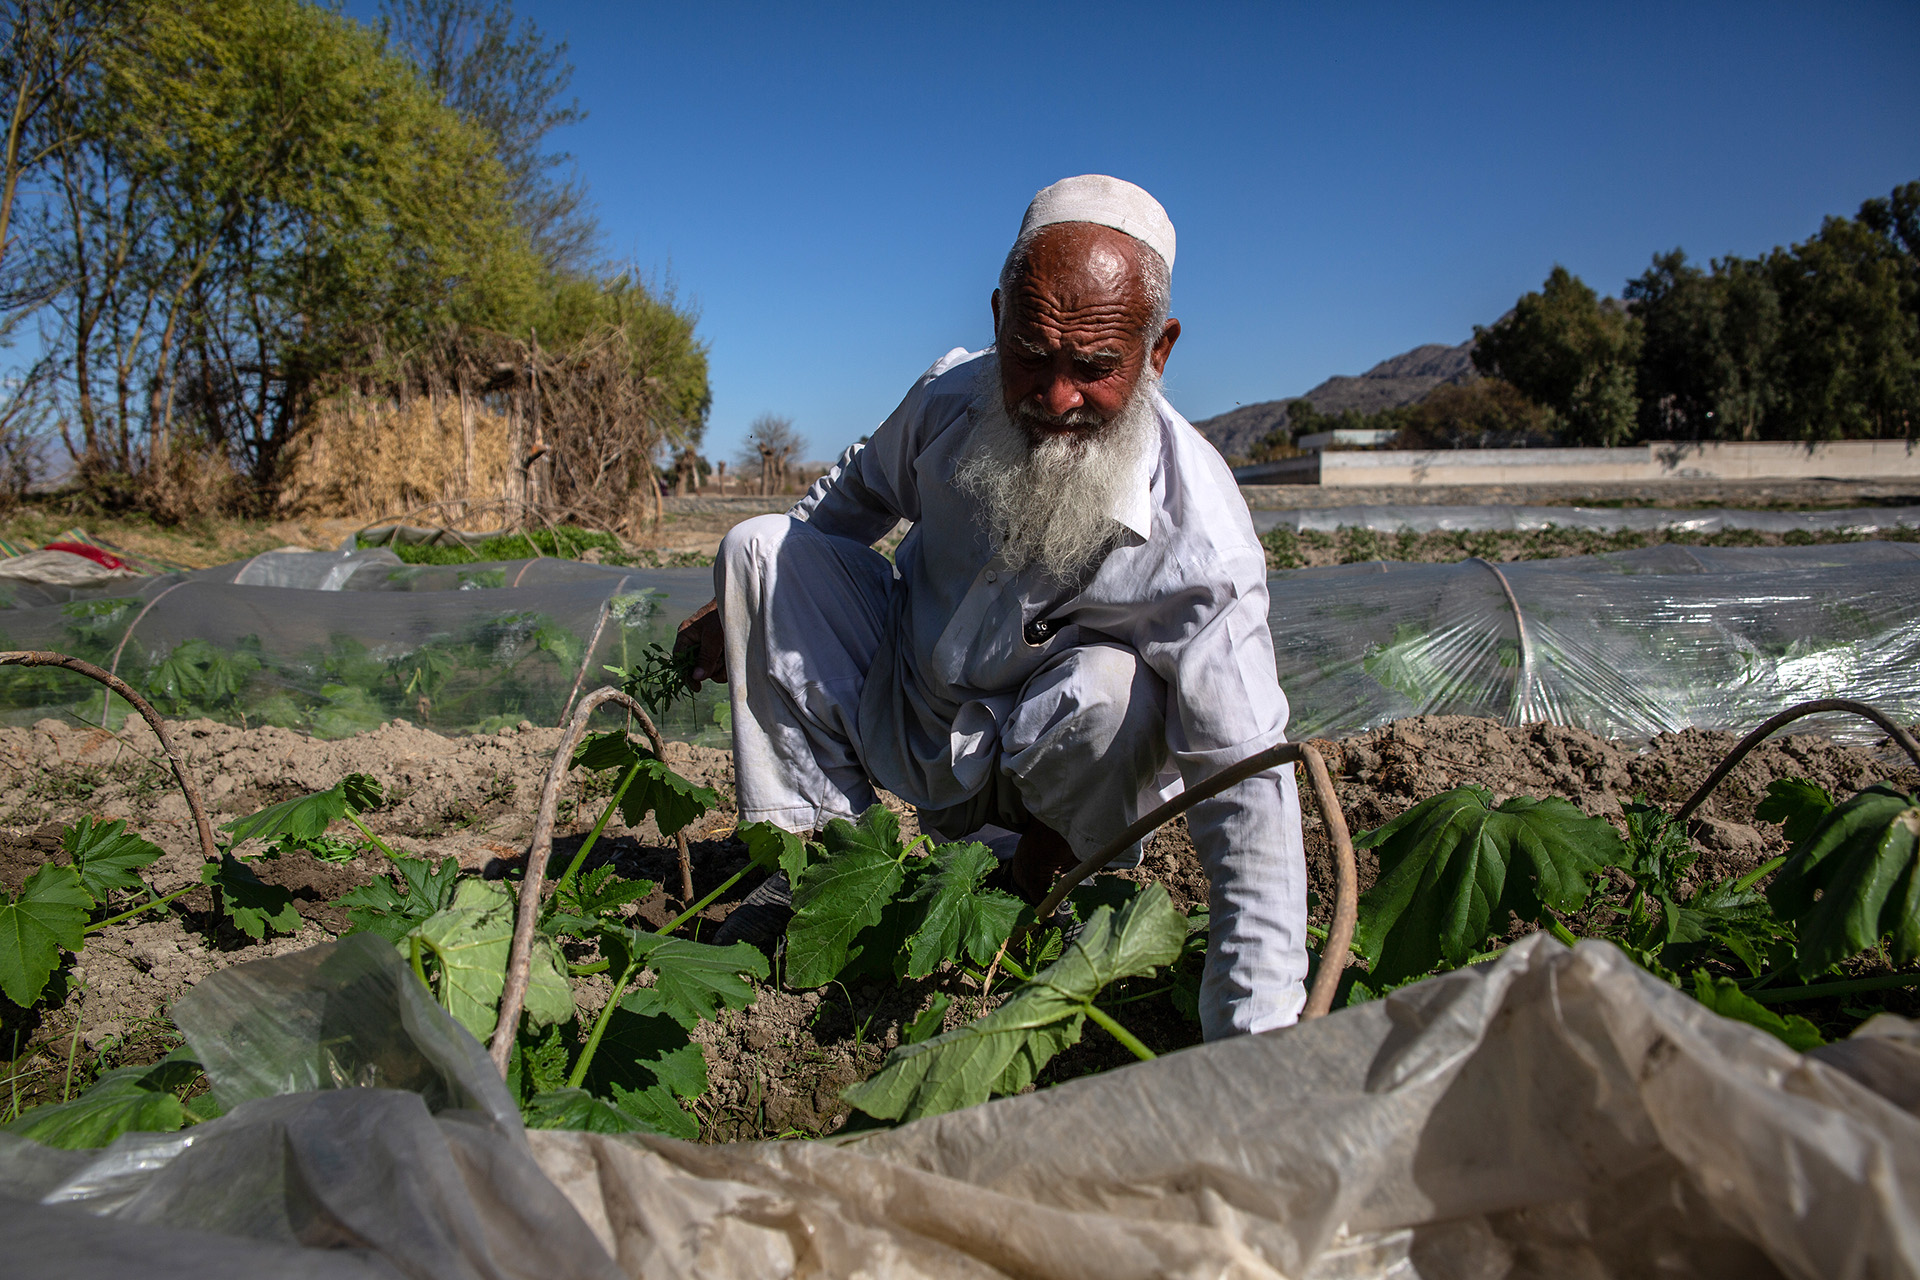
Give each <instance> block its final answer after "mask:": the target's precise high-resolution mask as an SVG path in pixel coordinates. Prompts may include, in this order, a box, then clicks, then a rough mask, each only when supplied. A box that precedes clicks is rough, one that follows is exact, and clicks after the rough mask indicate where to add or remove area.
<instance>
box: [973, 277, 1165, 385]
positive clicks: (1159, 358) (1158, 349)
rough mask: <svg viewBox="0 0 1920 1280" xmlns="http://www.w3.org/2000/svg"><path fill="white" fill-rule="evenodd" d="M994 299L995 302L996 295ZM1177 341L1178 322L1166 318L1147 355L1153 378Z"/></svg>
mask: <svg viewBox="0 0 1920 1280" xmlns="http://www.w3.org/2000/svg"><path fill="white" fill-rule="evenodd" d="M995 297H996V301H997V299H998V295H995ZM995 310H996V311H997V310H998V308H997V307H996V308H995ZM1178 341H1180V322H1179V321H1178V320H1176V319H1174V318H1173V317H1172V316H1168V317H1167V326H1166V328H1164V329H1162V330H1160V338H1159V341H1157V342H1155V343H1154V344H1153V350H1152V351H1150V352H1148V353H1147V358H1148V359H1149V360H1151V361H1153V372H1154V376H1155V377H1158V376H1159V375H1161V374H1163V373H1165V372H1166V371H1167V357H1168V356H1170V355H1172V354H1173V344H1174V343H1176V342H1178Z"/></svg>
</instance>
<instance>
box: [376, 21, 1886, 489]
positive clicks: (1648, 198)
mask: <svg viewBox="0 0 1920 1280" xmlns="http://www.w3.org/2000/svg"><path fill="white" fill-rule="evenodd" d="M361 7H362V6H361V5H360V4H358V3H356V4H354V5H353V8H354V10H355V11H359V10H360V9H361ZM367 7H368V8H371V6H370V5H369V6H367ZM517 7H518V9H519V11H520V12H521V13H523V14H524V15H526V16H529V17H531V18H533V19H534V20H535V21H536V22H538V23H539V24H540V25H541V26H542V27H543V28H544V29H546V31H547V32H548V33H549V34H550V35H554V36H564V37H566V38H568V39H569V40H570V41H571V44H572V49H571V57H572V60H573V62H574V64H575V67H576V74H575V80H574V86H573V88H574V92H575V93H576V94H577V96H578V97H579V99H580V103H581V105H582V106H583V107H584V108H585V109H586V110H587V111H588V113H589V114H588V119H587V120H586V121H585V122H584V123H582V124H580V125H578V126H575V127H573V128H570V129H568V130H565V131H563V132H562V133H561V134H558V135H556V141H557V143H558V144H559V145H561V146H564V147H565V148H566V149H567V150H570V151H571V152H573V154H574V155H575V156H576V157H577V158H578V163H579V167H580V172H581V174H582V176H584V177H585V178H586V180H587V182H588V184H589V186H590V188H591V190H592V193H593V197H594V199H595V201H596V203H597V205H598V208H599V214H600V217H601V220H602V222H603V225H604V227H605V230H606V233H607V248H608V250H609V252H611V253H613V254H616V255H620V256H624V257H631V258H632V259H634V260H635V261H637V262H638V263H640V264H641V265H642V266H643V267H645V268H646V269H648V270H650V271H654V272H658V273H661V274H663V275H669V276H670V277H671V278H672V279H673V280H674V281H675V283H676V284H677V286H678V288H679V291H680V293H681V295H682V296H683V297H685V298H687V299H690V300H692V301H693V302H695V303H696V304H697V305H698V307H699V309H700V312H701V315H702V320H701V326H700V332H701V333H702V335H703V336H704V337H705V339H706V340H707V341H708V342H709V343H710V344H711V348H712V381H713V393H714V404H713V417H712V421H711V425H710V427H709V433H708V443H707V452H708V453H709V454H710V455H711V456H715V457H729V456H731V455H732V454H733V452H734V450H735V449H736V448H737V446H738V444H739V442H740V440H741V438H742V437H743V436H744V433H745V428H746V425H747V423H748V422H749V421H751V420H752V418H753V417H754V416H755V415H757V414H759V413H763V412H774V413H782V414H786V415H788V416H790V417H792V418H793V419H794V420H795V423H796V425H797V427H798V429H799V430H800V431H801V432H802V433H803V434H804V435H805V436H806V437H807V438H808V441H809V443H810V448H809V450H808V453H809V455H810V456H813V457H826V456H829V455H830V454H831V453H832V452H834V451H836V450H837V449H838V448H839V447H841V446H842V445H844V444H845V443H846V442H848V441H850V440H852V439H854V438H856V437H857V436H859V435H860V434H862V433H864V432H866V431H868V430H870V429H871V428H872V426H873V425H874V424H875V423H876V422H878V421H879V420H880V419H881V418H882V417H884V416H885V415H886V414H887V412H888V411H889V410H890V409H891V408H892V407H893V405H894V404H895V403H896V402H897V401H898V399H899V397H900V396H901V395H902V394H903V393H904V391H905V390H906V388H907V387H908V385H909V384H910V383H911V382H912V380H913V378H914V377H915V375H916V374H918V373H919V372H920V371H921V370H922V369H924V368H925V367H926V366H927V365H928V364H930V363H931V362H932V361H933V360H934V359H935V358H936V357H937V356H939V355H940V354H941V353H942V352H944V351H946V350H947V349H949V348H951V347H954V346H967V347H977V346H981V345H984V344H985V343H986V342H987V341H989V340H990V333H989V320H988V312H987V295H988V293H989V292H990V290H991V288H992V282H993V277H994V274H995V272H996V271H997V270H998V266H999V261H1000V257H1001V255H1002V254H1003V253H1004V252H1005V249H1006V246H1007V244H1008V242H1009V241H1010V240H1011V238H1012V236H1013V233H1014V231H1015V230H1016V229H1017V227H1018V224H1019V219H1020V214H1021V212H1022V210H1023V209H1024V208H1025V205H1026V202H1027V200H1028V199H1029V198H1031V196H1032V194H1033V192H1034V191H1035V190H1036V189H1038V188H1039V187H1041V186H1044V185H1045V184H1047V183H1048V182H1051V181H1053V180H1054V179H1056V178H1060V177H1063V176H1065V175H1068V174H1072V173H1082V172H1104V173H1112V174H1116V175H1119V176H1121V177H1125V178H1129V179H1131V180H1133V181H1135V182H1139V183H1140V184H1142V185H1143V186H1145V187H1146V188H1147V189H1148V190H1150V191H1152V192H1153V193H1154V194H1155V195H1156V196H1157V197H1159V199H1160V200H1161V202H1162V203H1163V204H1165V205H1166V207H1167V210H1168V212H1169V214H1170V215H1171V216H1172V218H1173V221H1174V224H1175V226H1176V228H1177V229H1178V232H1179V236H1180V247H1179V260H1178V264H1177V266H1176V267H1175V270H1174V312H1175V314H1176V315H1178V316H1180V318H1181V320H1182V322H1183V323H1184V326H1185V332H1184V336H1183V337H1182V338H1181V341H1180V346H1179V349H1178V350H1177V351H1176V352H1175V354H1174V357H1173V361H1172V363H1171V364H1170V366H1169V368H1168V375H1169V376H1168V390H1169V394H1170V396H1171V397H1172V399H1173V401H1174V403H1175V405H1177V406H1178V407H1179V408H1180V409H1181V410H1182V411H1183V412H1185V413H1186V414H1187V416H1188V417H1189V418H1193V419H1199V418H1204V417H1206V416H1208V415H1211V414H1215V413H1219V412H1222V411H1224V410H1226V409H1230V408H1232V407H1233V406H1234V405H1235V404H1239V403H1249V402H1253V401H1257V400H1267V399H1273V398H1276V397H1280V396H1286V395H1294V394H1298V393H1300V392H1302V391H1305V390H1306V389H1307V388H1308V387H1310V386H1312V385H1313V384H1315V383H1317V382H1319V381H1320V380H1321V379H1323V378H1325V377H1327V376H1328V375H1330V374H1335V373H1358V372H1360V371H1361V370H1363V369H1365V368H1366V367H1368V366H1369V365H1371V364H1373V363H1375V362H1376V361H1378V360H1380V359H1382V358H1384V357H1386V356H1389V355H1392V354H1394V353H1396V352H1399V351H1403V350H1405V349H1406V348H1408V347H1411V346H1414V345H1416V344H1418V343H1422V342H1450V343H1451V342H1459V341H1463V340H1464V339H1465V338H1467V337H1468V336H1469V334H1470V332H1471V326H1472V325H1473V324H1474V323H1476V322H1479V323H1486V322H1489V321H1491V320H1493V319H1494V318H1496V317H1497V316H1499V315H1500V313H1501V312H1502V311H1504V310H1505V309H1506V308H1507V307H1508V306H1510V305H1512V302H1513V300H1514V298H1515V297H1516V296H1518V295H1519V294H1520V293H1521V292H1523V291H1524V290H1526V289H1529V288H1537V287H1538V285H1539V283H1540V281H1541V280H1542V279H1543V278H1544V277H1545V275H1546V274H1547V272H1548V270H1549V269H1550V268H1551V267H1552V266H1553V264H1554V263H1556V262H1560V263H1564V264H1565V265H1566V266H1567V267H1568V268H1569V269H1571V270H1573V271H1574V272H1576V273H1578V274H1580V275H1581V276H1583V277H1585V278H1586V279H1587V281H1588V282H1589V283H1591V284H1593V285H1595V286H1596V287H1597V288H1599V289H1601V290H1602V291H1603V292H1610V293H1617V292H1618V290H1619V289H1620V286H1621V284H1622V282H1623V281H1624V280H1625V279H1626V278H1627V277H1629V276H1631V275H1634V274H1637V273H1638V272H1640V271H1641V270H1642V269H1644V268H1645V266H1646V264H1647V261H1648V258H1649V257H1650V256H1651V254H1652V253H1653V252H1654V251H1656V250H1660V249H1666V248H1671V247H1672V246H1674V245H1680V246H1683V247H1684V248H1686V249H1687V251H1688V252H1689V253H1690V254H1691V255H1692V256H1694V257H1696V258H1704V257H1709V256H1713V255H1720V254H1727V253H1738V254H1743V255H1751V254H1754V253H1758V252H1763V251H1765V250H1766V249H1768V248H1770V247H1771V246H1773V245H1775V244H1781V243H1785V242H1788V241H1792V240H1796V239H1802V238H1805V237H1806V236H1807V235H1808V234H1810V233H1811V232H1813V231H1814V230H1815V229H1816V228H1817V227H1818V226H1819V223H1820V219H1821V217H1822V216H1823V215H1825V214H1829V213H1848V214H1850V213H1852V212H1853V211H1854V210H1855V209H1856V208H1857V207H1858V205H1859V203H1860V201H1861V200H1863V199H1865V198H1867V197H1869V196H1875V195H1884V194H1886V192H1887V191H1888V190H1889V189H1890V188H1892V187H1893V186H1894V185H1896V184H1897V183H1900V182H1905V181H1911V180H1914V179H1920V70H1917V69H1920V5H1916V4H1914V3H1912V2H1911V0H1906V2H1905V3H1885V4H1875V3H1857V4H1848V5H1831V4H1822V5H1816V4H1754V3H1747V4H1738V5H1732V4H1728V5H1714V4H1691V5H1674V4H1667V5H1657V6H1655V5H1648V6H1632V5H1617V4H1616V5H1604V6H1601V5H1594V6H1568V5H1539V4H1532V5H1526V6H1513V7H1505V8H1502V7H1480V6H1462V5H1458V4H1455V5H1448V6H1444V7H1441V6H1433V7H1431V8H1416V7H1414V6H1407V5H1369V4H1345V5H1338V6H1335V5H1323V6H1313V7H1308V6H1294V5H1189V6H1184V7H1183V6H1178V5H1169V4H1161V5H1153V6H1148V5H1129V4H1104V5H1098V6H1094V5H1056V4H1046V3H1028V4H1022V5H996V4H974V5H968V6H946V7H942V8H934V7H932V6H904V5H895V6H884V7H882V6H873V7H862V6H833V5H816V6H793V5H784V6H766V7H762V6H754V5H729V6H724V7H722V6H704V5H688V4H676V5H661V4H614V3H585V2H575V3H567V2H563V0H519V3H518V6H517Z"/></svg>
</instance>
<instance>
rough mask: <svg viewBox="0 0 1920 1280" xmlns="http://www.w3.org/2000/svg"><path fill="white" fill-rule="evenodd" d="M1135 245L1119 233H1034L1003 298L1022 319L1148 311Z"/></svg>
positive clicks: (1070, 227)
mask: <svg viewBox="0 0 1920 1280" xmlns="http://www.w3.org/2000/svg"><path fill="white" fill-rule="evenodd" d="M1141 267H1142V264H1141V246H1140V244H1139V243H1138V242H1137V241H1135V240H1134V239H1133V237H1132V236H1129V235H1128V234H1127V233H1126V232H1124V231H1115V230H1114V229H1113V228H1111V227H1103V226H1099V225H1096V224H1094V223H1091V222H1062V223H1056V224H1054V225H1053V226H1050V227H1047V228H1046V229H1045V230H1043V231H1042V232H1040V234H1039V235H1038V236H1036V237H1035V238H1034V240H1033V243H1032V245H1031V246H1030V247H1029V248H1028V250H1027V252H1026V254H1025V255H1024V259H1023V260H1022V261H1021V262H1019V263H1017V264H1016V266H1015V271H1014V273H1013V276H1012V278H1011V279H1010V280H1009V281H1008V289H1009V291H1010V294H1011V296H1010V297H1009V298H1008V299H1007V301H1008V302H1009V303H1011V304H1012V305H1013V307H1014V308H1015V310H1016V311H1017V312H1019V313H1021V314H1023V315H1031V314H1033V313H1034V312H1035V311H1036V310H1038V311H1041V312H1082V311H1089V310H1091V311H1097V312H1105V311H1111V310H1119V311H1122V312H1125V313H1128V314H1129V315H1131V314H1132V313H1134V312H1138V313H1139V319H1140V320H1142V321H1143V320H1144V319H1145V316H1146V311H1147V309H1148V307H1149V302H1148V297H1147V292H1148V291H1147V284H1146V278H1145V275H1144V273H1143V271H1142V269H1141Z"/></svg>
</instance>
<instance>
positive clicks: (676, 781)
mask: <svg viewBox="0 0 1920 1280" xmlns="http://www.w3.org/2000/svg"><path fill="white" fill-rule="evenodd" d="M719 804H720V797H719V795H718V794H716V793H715V792H714V790H713V788H711V787H701V786H695V785H694V784H693V783H691V782H688V781H687V780H686V779H685V778H683V777H681V776H680V775H679V774H677V773H675V772H674V771H673V770H671V769H669V768H668V767H667V766H666V763H665V762H664V761H660V760H655V759H653V758H652V757H651V756H649V757H648V758H647V759H645V760H642V761H641V762H640V773H639V776H638V777H636V778H634V780H633V785H632V786H630V787H628V788H627V794H626V795H624V796H622V797H620V820H621V821H622V822H624V823H626V824H627V825H628V826H629V827H637V826H639V825H640V824H641V823H642V822H645V821H646V818H647V814H648V813H649V812H651V813H652V814H653V824H654V825H655V826H656V827H659V828H660V834H661V835H663V836H672V835H673V834H674V833H675V832H677V831H680V830H681V829H683V828H684V827H685V826H686V825H687V824H688V823H690V822H692V821H693V820H694V819H696V818H698V817H699V816H700V815H701V814H703V813H705V812H707V811H708V810H709V809H714V808H718V807H719Z"/></svg>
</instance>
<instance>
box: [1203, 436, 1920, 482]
mask: <svg viewBox="0 0 1920 1280" xmlns="http://www.w3.org/2000/svg"><path fill="white" fill-rule="evenodd" d="M1234 475H1235V476H1236V477H1237V478H1238V479H1239V480H1240V482H1241V483H1242V484H1318V485H1320V486H1322V487H1323V488H1332V487H1350V486H1366V487H1377V486H1381V485H1394V486H1398V485H1532V484H1644V483H1648V482H1655V481H1663V480H1734V481H1741V480H1892V479H1900V478H1909V477H1911V478H1917V479H1920V448H1916V446H1915V445H1913V444H1909V443H1907V442H1906V441H1903V440H1842V441H1836V442H1834V443H1831V444H1816V445H1804V444H1793V443H1789V442H1784V441H1761V442H1756V443H1752V444H1675V443H1670V442H1664V441H1655V442H1652V443H1649V444H1641V445H1633V446H1631V447H1629V448H1623V449H1437V450H1431V451H1421V450H1412V449H1377V450H1367V451H1360V450H1353V451H1336V452H1331V453H1317V454H1308V455H1306V456H1303V457H1298V458H1288V459H1285V460H1284V461H1282V462H1277V463H1266V464H1256V465H1254V466H1248V467H1238V468H1236V469H1235V470H1234Z"/></svg>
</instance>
